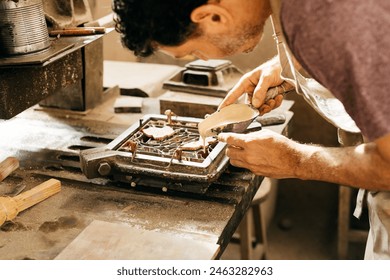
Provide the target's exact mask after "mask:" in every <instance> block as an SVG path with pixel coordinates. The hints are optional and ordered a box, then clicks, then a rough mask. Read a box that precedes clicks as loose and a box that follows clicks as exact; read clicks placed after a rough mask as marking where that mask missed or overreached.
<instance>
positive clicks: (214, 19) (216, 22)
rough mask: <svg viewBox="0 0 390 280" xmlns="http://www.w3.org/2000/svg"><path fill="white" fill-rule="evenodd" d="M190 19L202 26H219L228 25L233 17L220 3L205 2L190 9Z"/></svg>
mask: <svg viewBox="0 0 390 280" xmlns="http://www.w3.org/2000/svg"><path fill="white" fill-rule="evenodd" d="M191 20H192V22H194V23H198V24H201V25H203V27H204V28H208V27H212V28H215V27H217V28H220V27H222V26H229V25H230V24H231V22H232V21H233V17H232V15H231V14H230V12H229V11H228V10H226V9H225V8H224V7H222V6H220V5H215V4H206V5H202V6H200V7H198V8H196V9H194V10H193V11H192V13H191Z"/></svg>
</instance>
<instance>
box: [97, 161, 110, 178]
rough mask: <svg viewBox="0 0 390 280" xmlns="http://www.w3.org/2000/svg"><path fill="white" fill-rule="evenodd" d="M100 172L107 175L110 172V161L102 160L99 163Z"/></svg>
mask: <svg viewBox="0 0 390 280" xmlns="http://www.w3.org/2000/svg"><path fill="white" fill-rule="evenodd" d="M98 172H99V174H100V175H102V176H106V175H108V174H110V172H111V166H110V165H109V164H108V162H101V163H99V167H98Z"/></svg>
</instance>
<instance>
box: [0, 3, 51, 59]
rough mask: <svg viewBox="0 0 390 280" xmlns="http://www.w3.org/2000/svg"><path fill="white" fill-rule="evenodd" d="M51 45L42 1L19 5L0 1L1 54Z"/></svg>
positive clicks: (16, 52)
mask: <svg viewBox="0 0 390 280" xmlns="http://www.w3.org/2000/svg"><path fill="white" fill-rule="evenodd" d="M49 46H50V41H49V35H48V30H47V25H46V20H45V14H44V11H43V5H42V2H39V3H33V4H29V5H24V6H22V5H20V6H18V5H17V4H15V2H13V1H0V56H10V55H20V54H28V53H33V52H37V51H41V50H44V49H47V48H48V47H49Z"/></svg>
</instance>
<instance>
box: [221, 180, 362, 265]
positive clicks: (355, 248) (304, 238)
mask: <svg viewBox="0 0 390 280" xmlns="http://www.w3.org/2000/svg"><path fill="white" fill-rule="evenodd" d="M352 200H353V201H354V198H353V199H352ZM337 207H338V186H336V185H332V184H327V183H321V182H311V181H300V180H280V181H279V183H278V194H277V200H276V208H275V213H274V215H273V218H272V219H271V222H270V225H269V228H268V240H269V241H268V246H269V248H268V259H271V260H337V259H338V257H337ZM353 219H354V218H353ZM352 222H354V223H359V225H358V226H359V227H366V226H367V225H366V222H367V221H365V220H363V221H360V222H359V221H358V220H357V219H356V221H353V220H352ZM364 246H365V244H364V243H350V244H349V250H348V258H347V259H351V260H359V259H363V256H364ZM239 248H240V247H239V244H237V243H231V244H229V246H228V247H227V249H226V251H225V253H224V254H223V256H222V259H229V260H231V259H240V251H239Z"/></svg>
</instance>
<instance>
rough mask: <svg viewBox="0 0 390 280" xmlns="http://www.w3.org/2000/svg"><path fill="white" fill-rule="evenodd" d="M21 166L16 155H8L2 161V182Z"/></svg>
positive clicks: (0, 175)
mask: <svg viewBox="0 0 390 280" xmlns="http://www.w3.org/2000/svg"><path fill="white" fill-rule="evenodd" d="M18 168H19V160H18V159H17V158H15V157H8V158H6V159H5V160H3V161H2V162H1V163H0V182H1V181H3V180H4V179H5V178H7V176H8V175H9V174H11V173H12V172H13V171H15V170H16V169H18Z"/></svg>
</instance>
